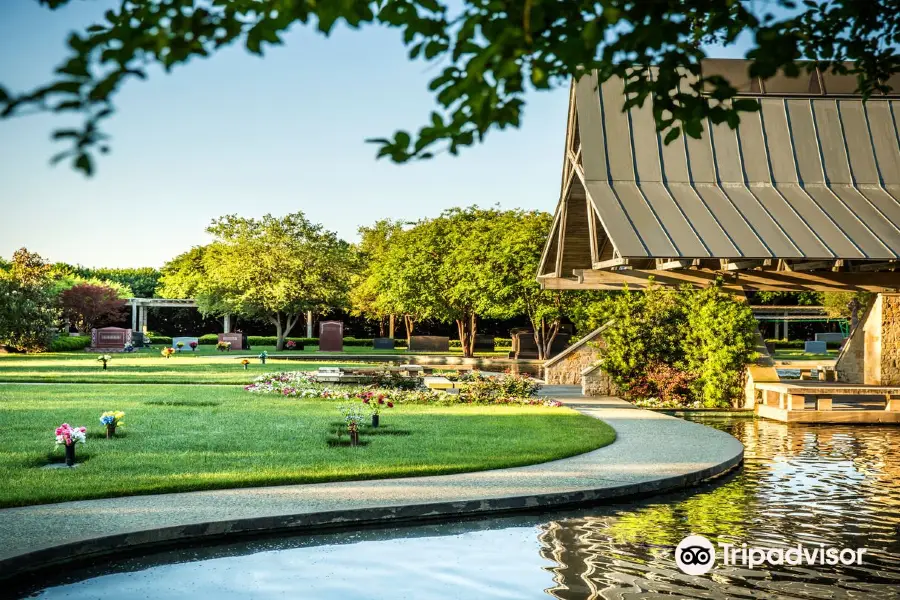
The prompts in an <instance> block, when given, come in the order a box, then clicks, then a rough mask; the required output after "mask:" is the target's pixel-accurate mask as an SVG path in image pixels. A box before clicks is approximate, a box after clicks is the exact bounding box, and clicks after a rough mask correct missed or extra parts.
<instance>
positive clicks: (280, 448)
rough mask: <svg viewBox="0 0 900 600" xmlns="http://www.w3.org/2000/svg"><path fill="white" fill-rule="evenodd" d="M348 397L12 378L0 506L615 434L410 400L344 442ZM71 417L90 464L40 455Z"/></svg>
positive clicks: (507, 462) (532, 414)
mask: <svg viewBox="0 0 900 600" xmlns="http://www.w3.org/2000/svg"><path fill="white" fill-rule="evenodd" d="M170 360H171V359H170ZM339 404H340V402H335V401H322V400H300V399H295V398H283V397H277V396H262V395H255V394H250V393H248V392H244V391H243V390H242V389H241V388H240V387H237V386H185V385H168V386H166V385H146V386H143V385H136V386H120V385H19V384H11V385H3V386H0V431H2V432H3V435H2V437H0V477H2V478H3V485H2V486H0V506H4V507H8V506H20V505H28V504H41V503H48V502H61V501H66V500H78V499H87V498H101V497H110V496H123V495H135V494H154V493H163V492H180V491H190V490H203V489H214V488H234V487H250V486H264V485H279V484H290V483H312V482H323V481H338V480H358V479H371V478H386V477H406V476H415V475H435V474H443V473H456V472H462V471H478V470H483V469H497V468H503V467H512V466H518V465H526V464H532V463H538V462H544V461H548V460H554V459H558V458H563V457H566V456H572V455H575V454H580V453H582V452H587V451H589V450H593V449H595V448H598V447H600V446H603V445H606V444H609V443H610V442H612V441H613V440H614V439H615V432H614V431H613V430H612V428H611V427H609V426H608V425H606V424H605V423H603V422H601V421H598V420H596V419H592V418H590V417H586V416H584V415H581V414H579V413H577V412H575V411H573V410H570V409H567V408H547V407H522V406H518V407H515V406H458V407H444V406H419V405H410V406H398V407H395V408H393V409H388V410H385V411H384V412H383V413H382V423H383V427H379V428H378V429H372V428H369V427H366V428H365V429H364V430H363V432H362V441H363V442H365V443H366V445H365V446H362V447H357V448H350V447H341V446H338V447H333V446H331V445H329V439H332V440H333V439H334V431H336V428H339V427H340V424H339V421H340V415H339V413H338V411H337V406H338V405H339ZM106 410H123V411H125V413H126V416H125V423H126V424H127V427H126V428H125V429H122V430H120V433H119V435H118V436H117V438H116V439H113V440H106V439H105V434H104V428H103V426H102V425H101V424H100V422H99V417H100V413H101V412H103V411H106ZM62 422H67V423H69V424H71V425H76V426H77V425H85V426H87V428H88V433H89V435H88V442H87V444H84V445H79V446H78V447H77V458H78V463H79V465H78V467H77V468H75V469H42V468H41V467H43V466H45V465H47V464H50V463H53V462H63V456H64V453H63V451H62V448H60V449H59V450H56V451H55V450H54V449H53V448H54V429H55V428H56V427H57V426H58V425H59V424H60V423H62ZM343 439H344V440H346V439H347V437H346V436H344V438H343Z"/></svg>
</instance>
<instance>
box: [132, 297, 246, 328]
mask: <svg viewBox="0 0 900 600" xmlns="http://www.w3.org/2000/svg"><path fill="white" fill-rule="evenodd" d="M126 303H127V305H128V306H130V307H131V329H132V330H133V331H145V330H146V329H147V309H148V308H197V301H196V300H194V299H193V298H128V299H127V300H126ZM222 326H223V327H224V332H225V333H230V332H231V315H225V317H224V319H223V322H222Z"/></svg>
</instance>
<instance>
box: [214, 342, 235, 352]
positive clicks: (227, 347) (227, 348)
mask: <svg viewBox="0 0 900 600" xmlns="http://www.w3.org/2000/svg"><path fill="white" fill-rule="evenodd" d="M216 350H218V351H219V352H231V342H219V343H218V344H216Z"/></svg>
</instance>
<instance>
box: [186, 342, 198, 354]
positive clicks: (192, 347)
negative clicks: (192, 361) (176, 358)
mask: <svg viewBox="0 0 900 600" xmlns="http://www.w3.org/2000/svg"><path fill="white" fill-rule="evenodd" d="M188 345H189V346H190V347H191V352H195V351H196V350H197V342H191V343H190V344H188Z"/></svg>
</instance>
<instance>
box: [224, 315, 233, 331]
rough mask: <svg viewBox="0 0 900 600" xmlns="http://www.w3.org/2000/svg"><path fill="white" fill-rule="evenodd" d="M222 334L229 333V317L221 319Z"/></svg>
mask: <svg viewBox="0 0 900 600" xmlns="http://www.w3.org/2000/svg"><path fill="white" fill-rule="evenodd" d="M222 333H231V315H225V317H223V319H222Z"/></svg>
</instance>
